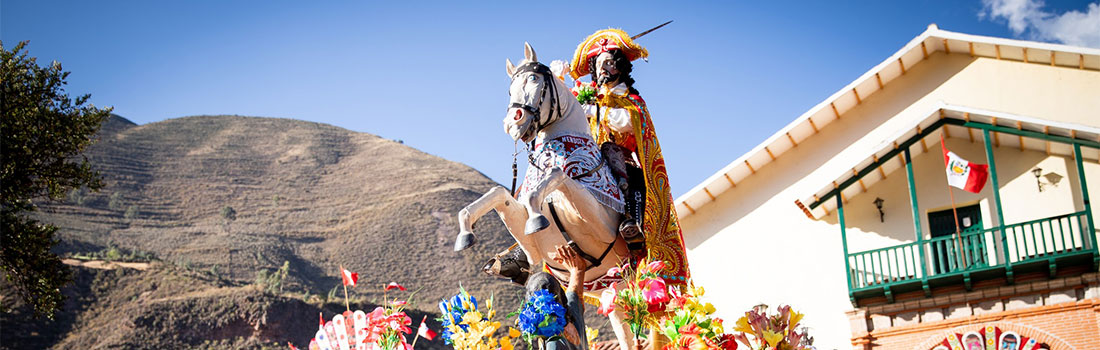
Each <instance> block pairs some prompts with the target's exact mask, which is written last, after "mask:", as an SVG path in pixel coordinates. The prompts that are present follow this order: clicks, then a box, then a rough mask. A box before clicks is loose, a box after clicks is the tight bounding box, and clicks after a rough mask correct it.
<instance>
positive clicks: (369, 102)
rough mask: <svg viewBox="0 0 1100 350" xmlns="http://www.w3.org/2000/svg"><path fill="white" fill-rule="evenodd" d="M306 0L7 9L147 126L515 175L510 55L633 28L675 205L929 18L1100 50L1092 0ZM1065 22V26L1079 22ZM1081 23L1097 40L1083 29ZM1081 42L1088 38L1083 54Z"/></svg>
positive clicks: (25, 32)
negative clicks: (252, 127) (202, 122)
mask: <svg viewBox="0 0 1100 350" xmlns="http://www.w3.org/2000/svg"><path fill="white" fill-rule="evenodd" d="M624 4H626V5H622V6H621V7H615V6H617V5H616V3H615V2H591V1H589V2H566V1H553V2H540V3H527V2H518V1H517V2H507V3H501V2H487V1H486V2H453V1H446V2H412V1H385V2H365V1H359V2H341V1H325V2H304V1H294V2H292V1H232V2H229V1H98V2H91V1H70V2H64V1H24V0H4V1H3V2H2V4H0V38H2V39H3V42H4V45H5V47H6V48H10V47H11V46H13V45H14V44H15V43H16V42H18V41H22V40H30V41H31V43H30V46H29V52H30V53H31V55H32V56H36V57H39V60H41V61H42V62H48V61H50V60H57V61H59V62H61V63H62V64H63V66H64V68H65V69H66V70H68V71H71V72H72V75H70V76H69V79H68V80H69V86H68V91H69V92H70V93H72V94H85V93H89V94H92V99H91V101H92V102H93V103H94V104H96V105H98V106H113V107H114V108H115V113H117V114H119V115H122V116H124V117H126V118H128V119H130V120H133V121H134V122H136V123H139V124H145V123H151V122H157V121H161V120H165V119H169V118H176V117H183V116H191V115H213V114H238V115H249V116H264V117H279V118H293V119H301V120H308V121H315V122H321V123H328V124H333V125H336V126H340V127H344V128H347V129H351V130H354V131H361V132H369V133H373V134H376V135H379V136H382V137H386V138H391V139H398V140H402V141H404V142H405V144H406V145H409V146H412V147H415V148H418V149H420V150H423V151H425V152H428V153H431V154H434V155H438V156H441V157H444V158H447V159H450V160H454V161H459V162H462V163H465V164H468V165H470V166H472V167H474V168H476V169H478V170H480V171H481V172H482V173H485V174H486V175H488V176H489V177H491V178H492V179H494V180H496V181H497V182H500V183H505V184H506V183H508V182H510V180H511V171H510V162H511V152H512V146H513V145H512V142H511V139H510V138H509V137H508V136H507V135H506V134H505V133H504V131H503V128H502V126H501V119H502V118H503V114H504V109H505V107H506V105H507V97H508V94H507V90H506V89H507V85H508V78H507V76H506V75H505V73H504V59H505V58H511V59H512V60H513V61H518V60H519V59H521V58H522V57H523V50H522V49H523V42H524V41H527V42H530V43H531V44H532V45H533V46H534V47H535V50H536V51H537V52H538V54H539V58H540V59H541V60H542V61H549V60H551V59H563V60H568V59H569V58H570V56H571V55H572V53H573V49H574V48H575V47H576V45H577V44H578V43H579V42H580V40H581V39H583V38H584V37H585V36H587V35H588V34H591V33H592V32H593V31H595V30H597V29H602V28H607V27H616V28H622V29H624V30H626V31H627V32H629V33H637V32H640V31H642V30H645V29H648V28H650V27H652V26H654V25H656V24H659V23H662V22H664V21H667V20H674V21H675V22H674V23H672V24H671V25H669V26H667V27H665V28H662V29H661V30H659V31H657V32H654V33H652V34H650V35H647V36H645V37H644V38H642V39H640V41H639V42H640V43H641V44H642V45H644V46H646V47H647V48H648V49H649V51H650V56H651V57H650V61H649V62H648V63H646V62H640V61H639V62H636V63H635V69H634V77H635V79H636V80H637V84H636V85H635V86H636V87H637V88H638V90H640V91H641V94H642V96H643V97H644V98H645V99H646V101H647V103H648V105H649V108H650V111H651V112H652V113H653V119H654V124H655V125H656V128H657V134H658V136H659V138H660V142H661V145H662V148H663V150H664V154H665V158H666V160H667V163H668V169H669V175H670V179H671V183H672V188H673V194H674V195H675V196H679V195H680V194H683V193H684V192H686V191H687V190H689V189H690V188H691V187H693V186H695V185H696V184H698V183H699V182H701V181H702V180H703V179H705V178H706V177H707V176H709V175H711V174H712V173H714V172H715V171H717V170H718V169H720V168H721V167H723V166H725V165H726V164H727V163H728V162H730V161H732V160H733V159H735V158H737V157H738V156H740V155H741V154H743V153H744V152H746V151H748V150H750V149H751V148H752V147H754V146H755V145H756V144H758V143H759V142H761V141H763V140H764V139H765V138H767V137H768V136H770V135H771V134H772V133H774V132H775V131H776V130H778V129H779V128H781V127H782V126H783V125H785V124H787V123H789V122H790V121H791V120H793V119H794V118H795V117H797V116H798V115H800V114H802V113H803V112H805V111H806V110H807V109H809V108H810V107H812V106H813V105H815V104H817V103H818V102H820V101H821V100H823V99H825V98H826V97H828V96H829V95H831V94H832V93H833V92H835V91H836V90H838V89H840V88H841V87H843V86H844V85H846V84H847V83H849V82H851V81H852V80H854V79H855V78H857V77H858V76H859V75H860V74H862V73H863V72H865V71H866V70H868V69H869V68H871V67H872V66H874V65H875V64H878V63H879V62H881V61H882V60H883V59H885V58H886V57H887V56H889V55H890V54H892V53H894V52H895V51H896V50H898V49H899V48H901V47H902V46H903V45H904V44H905V43H907V42H908V41H909V40H911V39H912V38H913V37H915V36H917V35H918V34H920V33H921V32H923V31H924V30H925V29H926V27H927V26H928V24H930V23H936V24H937V25H939V27H940V28H941V29H945V30H950V31H956V32H964V33H970V34H978V35H989V36H997V37H1009V38H1021V39H1029V40H1042V41H1051V42H1068V43H1077V44H1081V45H1089V46H1098V45H1100V44H1097V43H1095V41H1094V40H1096V39H1095V38H1094V37H1096V36H1100V34H1095V33H1093V32H1092V30H1091V29H1092V28H1095V25H1097V23H1100V4H1098V3H1097V2H1096V1H1092V2H1091V3H1090V2H1087V1H1050V2H1048V3H1045V4H1044V3H1037V2H1035V1H1033V0H985V2H982V1H904V2H900V1H858V2H842V3H827V2H821V1H813V2H807V3H785V2H763V1H752V2H748V1H718V2H691V3H686V2H685V3H673V2H670V1H653V2H649V1H635V2H629V3H624ZM1067 13H1068V15H1067ZM1081 28H1084V29H1081ZM1082 40H1083V41H1082Z"/></svg>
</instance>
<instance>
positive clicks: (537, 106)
mask: <svg viewBox="0 0 1100 350" xmlns="http://www.w3.org/2000/svg"><path fill="white" fill-rule="evenodd" d="M522 73H535V74H538V75H539V76H541V77H542V81H543V86H542V87H540V88H539V90H541V91H538V92H536V93H535V95H538V101H535V103H534V105H531V104H529V103H528V101H524V103H518V102H512V103H511V104H509V105H508V108H509V109H511V108H519V109H522V110H525V111H527V112H528V113H530V114H531V115H533V116H534V121H533V123H534V124H533V125H531V126H529V127H528V129H527V131H526V132H524V134H527V133H537V132H539V131H540V130H542V128H543V127H546V126H547V125H550V123H552V122H554V121H555V120H558V119H561V117H562V111H561V103H560V102H559V101H558V93H557V87H556V86H555V85H556V84H554V81H553V79H554V75H553V74H551V73H550V67H547V66H546V65H545V64H542V63H539V62H527V63H524V64H523V65H521V66H519V67H516V71H515V72H513V73H512V82H513V83H514V82H515V80H516V76H518V75H520V74H522ZM548 92H549V93H550V100H549V102H550V112H551V113H547V116H546V117H545V118H544V117H543V115H542V105H543V104H544V103H546V94H547V93H548ZM508 95H509V96H511V95H512V91H511V90H508ZM555 113H556V115H555ZM531 142H532V143H534V139H533V138H532V139H531Z"/></svg>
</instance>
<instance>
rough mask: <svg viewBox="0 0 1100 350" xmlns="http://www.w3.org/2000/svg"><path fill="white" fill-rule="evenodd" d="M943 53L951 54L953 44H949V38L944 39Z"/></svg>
mask: <svg viewBox="0 0 1100 350" xmlns="http://www.w3.org/2000/svg"><path fill="white" fill-rule="evenodd" d="M943 53H946V54H948V55H950V54H951V46H947V39H943Z"/></svg>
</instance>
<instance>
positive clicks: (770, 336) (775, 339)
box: [764, 331, 783, 348]
mask: <svg viewBox="0 0 1100 350" xmlns="http://www.w3.org/2000/svg"><path fill="white" fill-rule="evenodd" d="M764 340H765V341H767V342H768V345H771V347H773V348H774V347H776V346H779V342H781V341H783V335H782V334H779V333H776V332H772V331H764Z"/></svg>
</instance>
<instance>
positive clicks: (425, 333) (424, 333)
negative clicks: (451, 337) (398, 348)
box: [416, 316, 436, 340]
mask: <svg viewBox="0 0 1100 350" xmlns="http://www.w3.org/2000/svg"><path fill="white" fill-rule="evenodd" d="M427 320H428V316H424V319H423V320H420V329H418V330H417V331H416V334H419V335H420V336H421V337H424V339H427V340H432V339H435V336H436V333H435V331H433V330H431V329H428V324H427V323H424V321H427Z"/></svg>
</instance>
